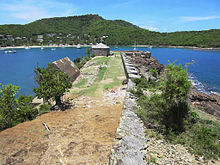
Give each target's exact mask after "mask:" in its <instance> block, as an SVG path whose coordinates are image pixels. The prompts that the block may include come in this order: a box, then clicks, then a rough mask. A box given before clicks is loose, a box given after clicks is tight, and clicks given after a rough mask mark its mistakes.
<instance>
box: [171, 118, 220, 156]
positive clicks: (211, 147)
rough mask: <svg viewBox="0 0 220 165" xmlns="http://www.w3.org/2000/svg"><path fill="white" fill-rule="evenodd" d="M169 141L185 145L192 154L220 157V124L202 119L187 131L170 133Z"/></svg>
mask: <svg viewBox="0 0 220 165" xmlns="http://www.w3.org/2000/svg"><path fill="white" fill-rule="evenodd" d="M168 138H169V141H170V142H171V143H174V144H182V145H184V146H185V147H186V148H187V149H188V151H189V152H190V153H192V154H196V155H200V156H203V157H204V158H205V159H207V160H209V159H219V158H220V144H219V142H218V140H219V139H220V124H219V123H218V122H214V121H211V120H204V119H200V120H199V121H198V122H197V123H196V124H194V125H193V126H192V127H191V128H190V129H188V130H187V131H185V132H183V133H181V134H179V135H175V134H173V135H172V134H170V135H169V137H168Z"/></svg>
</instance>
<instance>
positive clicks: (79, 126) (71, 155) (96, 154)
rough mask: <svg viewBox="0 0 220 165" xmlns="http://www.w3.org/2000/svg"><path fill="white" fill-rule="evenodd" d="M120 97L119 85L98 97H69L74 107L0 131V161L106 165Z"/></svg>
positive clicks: (123, 92)
mask: <svg viewBox="0 0 220 165" xmlns="http://www.w3.org/2000/svg"><path fill="white" fill-rule="evenodd" d="M116 76H117V75H116ZM109 82H111V81H109ZM97 83H98V82H97ZM97 90H100V88H98V87H97ZM70 96H72V97H73V95H72V94H69V97H70ZM124 96H125V88H123V87H122V86H119V87H116V88H114V89H113V90H103V94H102V96H101V97H100V96H99V97H89V96H86V95H83V96H80V97H78V98H74V99H73V102H72V104H74V105H75V108H72V109H69V110H66V111H57V112H50V113H47V114H44V115H41V116H40V117H38V118H37V119H35V120H33V121H30V122H24V123H22V124H19V125H17V126H15V127H13V128H10V129H7V130H5V131H2V132H0V164H18V165H29V164H42V165H44V164H50V165H52V164H53V165H54V164H63V165H64V164H65V165H68V164H69V165H75V164H77V165H80V164H107V163H108V159H109V155H110V152H111V147H112V143H113V140H114V137H115V133H116V129H117V127H118V122H119V119H120V116H121V112H122V105H123V100H124ZM67 98H68V95H67ZM42 122H44V123H46V124H47V126H48V127H49V128H50V131H47V130H46V129H45V128H44V126H43V125H42Z"/></svg>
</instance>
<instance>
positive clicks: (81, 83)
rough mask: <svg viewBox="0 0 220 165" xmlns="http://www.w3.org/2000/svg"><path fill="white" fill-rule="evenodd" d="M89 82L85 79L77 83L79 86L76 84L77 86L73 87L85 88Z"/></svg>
mask: <svg viewBox="0 0 220 165" xmlns="http://www.w3.org/2000/svg"><path fill="white" fill-rule="evenodd" d="M87 81H88V79H87V78H84V79H82V80H81V81H80V82H79V83H77V84H75V85H73V86H74V87H81V86H84V85H86V83H87Z"/></svg>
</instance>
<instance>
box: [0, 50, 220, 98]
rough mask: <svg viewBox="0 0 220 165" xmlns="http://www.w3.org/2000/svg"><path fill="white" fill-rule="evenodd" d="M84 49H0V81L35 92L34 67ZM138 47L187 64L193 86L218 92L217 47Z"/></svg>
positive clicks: (219, 61)
mask: <svg viewBox="0 0 220 165" xmlns="http://www.w3.org/2000/svg"><path fill="white" fill-rule="evenodd" d="M86 49H87V48H81V49H76V48H56V49H55V50H51V48H45V49H43V50H42V49H40V48H32V49H15V50H16V53H13V54H5V53H4V51H3V50H0V68H1V70H0V83H2V84H4V85H6V84H8V83H11V84H13V85H17V86H20V88H21V90H20V92H19V94H23V95H30V94H32V95H34V93H33V91H32V89H33V88H34V87H36V86H37V83H35V82H34V71H33V70H34V68H35V67H36V66H40V67H46V66H47V64H48V63H50V62H53V61H56V60H58V59H61V58H64V57H69V58H70V59H71V60H72V61H73V60H74V59H76V58H77V57H83V56H85V51H86ZM111 50H112V51H113V50H115V51H120V50H133V48H132V47H118V48H117V49H116V48H114V47H112V48H111ZM137 50H142V51H151V52H152V56H154V57H155V58H156V59H158V61H159V62H160V63H162V64H164V65H167V64H168V60H169V61H170V62H174V61H175V60H176V61H177V64H182V65H185V64H186V63H190V65H189V66H188V72H189V78H190V79H192V80H193V84H194V86H195V87H196V88H197V89H198V90H199V91H202V92H205V93H211V92H216V93H220V65H219V64H220V50H197V49H183V48H152V49H150V48H144V47H138V48H137Z"/></svg>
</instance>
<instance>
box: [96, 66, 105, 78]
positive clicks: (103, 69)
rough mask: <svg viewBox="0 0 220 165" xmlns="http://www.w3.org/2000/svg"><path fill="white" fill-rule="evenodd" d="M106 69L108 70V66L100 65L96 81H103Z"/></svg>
mask: <svg viewBox="0 0 220 165" xmlns="http://www.w3.org/2000/svg"><path fill="white" fill-rule="evenodd" d="M106 71H107V67H100V68H99V73H98V75H97V78H96V79H95V82H99V81H102V79H103V77H104V75H105V73H106Z"/></svg>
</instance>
